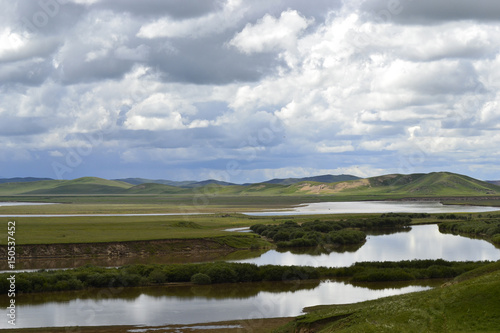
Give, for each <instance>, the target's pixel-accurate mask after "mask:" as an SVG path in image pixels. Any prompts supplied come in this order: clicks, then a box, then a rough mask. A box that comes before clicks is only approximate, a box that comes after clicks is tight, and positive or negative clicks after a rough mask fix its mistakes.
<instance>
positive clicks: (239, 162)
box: [181, 118, 285, 213]
mask: <svg viewBox="0 0 500 333" xmlns="http://www.w3.org/2000/svg"><path fill="white" fill-rule="evenodd" d="M284 131H285V129H284V127H283V126H282V125H281V123H279V121H278V119H276V118H273V120H271V121H269V123H268V124H267V126H265V127H263V128H261V129H259V130H258V131H257V132H256V133H254V134H251V135H249V136H248V137H247V138H246V139H244V140H243V141H242V142H241V143H240V144H239V146H238V152H239V154H240V157H236V158H233V159H231V160H229V161H228V162H227V163H226V168H225V169H224V170H221V171H218V172H217V171H213V172H211V173H210V175H209V177H210V178H211V179H217V180H220V181H223V182H228V183H230V182H232V181H233V180H234V178H235V177H237V176H239V175H240V174H241V173H242V172H243V163H251V162H253V161H255V160H256V159H257V157H258V153H259V151H260V149H261V147H264V146H268V145H269V144H271V143H272V142H273V141H274V140H276V139H277V138H278V137H279V136H283V133H284ZM193 191H194V194H195V195H194V197H193V202H192V203H193V206H192V207H190V209H189V210H190V211H193V210H197V209H198V208H199V207H200V206H208V205H209V204H210V197H212V196H215V195H217V194H218V193H219V191H220V188H219V187H218V186H217V185H211V186H204V187H203V188H202V189H201V190H200V189H198V188H195V189H194V190H193ZM181 210H182V211H183V212H184V213H189V211H188V210H187V209H186V208H182V209H181Z"/></svg>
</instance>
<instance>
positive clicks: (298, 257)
mask: <svg viewBox="0 0 500 333" xmlns="http://www.w3.org/2000/svg"><path fill="white" fill-rule="evenodd" d="M412 259H444V260H448V261H468V260H472V261H482V260H500V249H497V248H496V247H495V246H493V245H492V244H491V243H488V242H487V241H485V240H480V239H471V238H466V237H462V236H457V235H451V234H442V233H440V232H439V229H438V226H437V225H420V226H413V227H411V231H409V232H398V233H393V234H388V235H369V236H368V237H367V241H366V243H365V244H364V245H363V246H361V247H360V248H359V249H358V250H354V251H352V252H349V251H346V252H331V253H328V254H327V253H324V254H319V255H311V254H307V253H292V252H290V251H283V252H278V251H276V250H270V251H268V252H266V253H264V254H263V255H261V256H260V257H258V258H253V259H246V260H241V261H237V262H246V263H254V264H257V265H288V266H289V265H302V266H315V267H319V266H328V267H345V266H350V265H352V264H353V263H355V262H360V261H400V260H412Z"/></svg>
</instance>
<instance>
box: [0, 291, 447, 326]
mask: <svg viewBox="0 0 500 333" xmlns="http://www.w3.org/2000/svg"><path fill="white" fill-rule="evenodd" d="M440 283H442V281H431V282H424V283H420V284H418V283H417V284H415V283H414V284H409V283H403V284H399V285H396V286H394V285H393V287H391V288H388V287H387V286H382V285H380V284H365V285H364V286H354V285H351V284H347V283H344V282H334V281H324V282H319V281H303V282H295V281H293V282H287V283H277V282H266V283H246V284H231V285H211V286H188V285H182V286H175V287H155V288H128V289H116V290H113V289H103V290H89V291H82V292H62V293H43V294H33V295H19V296H18V297H17V301H16V308H17V310H18V313H19V317H18V322H17V325H16V327H17V328H24V327H61V326H68V325H71V326H76V325H79V326H101V325H145V324H147V325H152V326H159V325H169V324H195V323H203V322H216V321H225V320H240V319H241V320H243V319H251V318H272V317H289V316H297V315H299V314H301V312H302V309H303V308H304V307H308V306H314V305H320V304H345V303H352V302H360V301H364V300H369V299H375V298H379V297H384V296H389V295H397V294H402V293H408V292H413V291H419V290H425V289H429V288H431V287H433V286H436V285H438V284H440ZM6 302H8V299H6V298H5V296H2V297H1V298H0V305H1V306H6V304H7V303H6ZM5 325H6V322H5V321H1V322H0V328H5V327H6V326H5Z"/></svg>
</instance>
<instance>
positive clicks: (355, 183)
mask: <svg viewBox="0 0 500 333" xmlns="http://www.w3.org/2000/svg"><path fill="white" fill-rule="evenodd" d="M362 186H370V182H369V181H368V179H359V180H351V181H347V182H340V183H334V184H310V183H305V184H303V185H302V186H301V188H300V191H303V192H309V193H311V194H331V193H338V192H342V191H344V190H349V189H355V188H358V187H362Z"/></svg>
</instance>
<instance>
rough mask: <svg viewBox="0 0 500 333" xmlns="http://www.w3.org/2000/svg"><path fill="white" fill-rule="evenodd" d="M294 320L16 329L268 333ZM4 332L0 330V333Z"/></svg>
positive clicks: (22, 332)
mask: <svg viewBox="0 0 500 333" xmlns="http://www.w3.org/2000/svg"><path fill="white" fill-rule="evenodd" d="M293 319H294V318H293V317H291V318H288V317H285V318H267V319H264V318H259V319H246V320H232V321H223V322H214V323H200V324H191V325H166V326H89V327H84V326H78V327H46V328H43V327H42V328H24V329H17V330H16V332H17V333H68V332H75V333H76V332H79V333H158V332H161V333H179V332H190V333H241V332H252V333H269V332H272V331H274V330H275V329H278V328H279V327H281V326H283V325H285V324H287V323H288V322H290V321H291V320H293ZM2 331H6V330H2V329H0V332H2Z"/></svg>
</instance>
